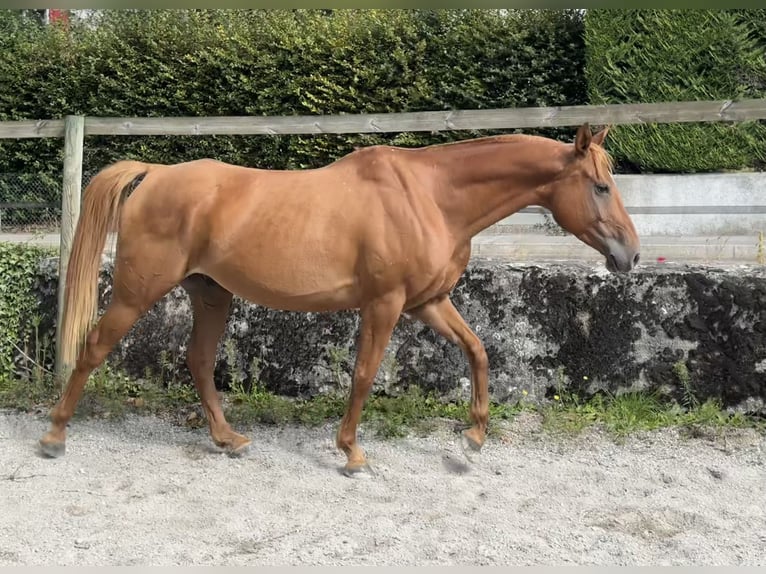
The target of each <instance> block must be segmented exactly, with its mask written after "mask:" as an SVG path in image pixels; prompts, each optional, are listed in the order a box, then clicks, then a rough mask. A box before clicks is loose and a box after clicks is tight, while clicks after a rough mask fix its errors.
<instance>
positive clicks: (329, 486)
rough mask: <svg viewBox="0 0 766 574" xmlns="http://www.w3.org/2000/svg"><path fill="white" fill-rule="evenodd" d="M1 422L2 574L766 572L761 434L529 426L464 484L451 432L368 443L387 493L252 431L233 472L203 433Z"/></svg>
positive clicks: (284, 440)
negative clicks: (33, 571)
mask: <svg viewBox="0 0 766 574" xmlns="http://www.w3.org/2000/svg"><path fill="white" fill-rule="evenodd" d="M46 428H47V420H46V419H44V418H42V417H35V416H31V415H19V414H8V413H0V509H2V510H1V511H0V565H10V564H16V565H19V564H25V565H42V564H45V565H56V564H58V565H85V564H103V565H128V564H216V565H240V564H409V565H420V564H459V563H471V564H563V563H576V564H631V565H638V564H737V565H755V564H764V563H765V560H766V559H765V558H764V552H763V549H764V548H766V510H765V509H766V465H765V464H764V463H765V462H766V442H765V441H764V438H763V437H762V436H759V435H758V434H756V433H754V432H744V431H742V432H736V433H729V434H728V435H727V436H726V438H717V439H709V438H708V439H705V438H698V439H684V438H680V437H679V436H678V433H677V432H676V431H672V430H667V431H662V432H654V433H647V434H645V435H642V436H641V437H634V438H631V439H629V440H628V441H627V442H625V444H615V442H614V441H612V440H610V439H608V438H606V437H604V436H602V435H601V434H600V433H598V432H590V433H588V434H587V435H583V436H581V437H579V438H576V439H563V438H556V439H552V438H550V437H549V436H547V435H543V434H542V433H541V432H540V428H539V422H538V421H537V419H536V418H535V417H534V416H532V415H524V416H522V417H520V418H518V419H517V420H516V421H515V422H514V423H513V424H512V425H511V426H510V427H509V433H508V435H507V437H506V438H504V439H502V440H500V439H495V440H493V441H491V442H490V443H488V445H487V447H486V449H485V452H484V454H483V455H482V460H481V461H480V462H479V463H478V464H476V465H473V466H472V467H468V466H466V464H465V462H464V458H463V457H462V454H461V452H460V451H459V447H458V443H457V441H456V436H455V435H454V434H453V433H452V432H450V431H449V430H447V429H444V430H443V431H440V432H436V433H435V434H433V435H432V436H429V437H426V438H409V439H404V440H395V441H381V440H377V439H375V438H373V437H369V436H364V435H363V436H362V439H363V441H364V445H365V447H366V449H367V451H368V453H369V455H370V460H371V462H372V464H373V465H374V467H375V469H376V470H377V476H375V477H372V478H368V479H349V478H346V477H344V476H342V475H340V473H339V472H338V469H339V468H340V465H341V464H342V462H343V460H342V458H341V455H339V454H338V453H337V451H336V450H335V447H334V445H333V429H332V428H330V427H326V428H321V429H312V430H306V429H300V428H275V427H263V428H261V427H259V428H253V429H250V433H251V435H252V436H254V437H257V443H256V444H254V446H253V448H252V449H251V451H250V453H249V454H248V455H246V456H245V457H243V458H241V459H232V458H229V457H227V456H225V455H223V454H221V453H220V452H218V451H217V449H215V448H214V447H212V446H211V443H210V441H209V439H208V436H207V432H206V430H204V429H203V430H188V429H183V428H178V427H174V426H171V425H170V424H167V423H165V422H162V421H160V420H158V419H154V418H129V419H127V420H126V421H124V422H118V423H115V422H105V421H97V420H89V421H75V424H74V425H73V427H72V429H71V431H70V438H69V444H68V452H67V454H66V456H65V457H64V458H61V459H58V460H44V459H41V458H40V457H38V456H37V455H36V454H35V449H34V447H35V441H36V440H37V438H38V437H39V436H40V434H41V433H42V432H43V431H44V430H45V429H46Z"/></svg>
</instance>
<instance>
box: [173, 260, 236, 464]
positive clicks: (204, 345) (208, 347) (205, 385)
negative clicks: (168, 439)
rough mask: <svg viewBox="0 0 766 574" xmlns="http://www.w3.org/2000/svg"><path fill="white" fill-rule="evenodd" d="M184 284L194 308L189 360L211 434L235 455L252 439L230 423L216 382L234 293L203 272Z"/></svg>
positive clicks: (187, 357) (220, 445)
mask: <svg viewBox="0 0 766 574" xmlns="http://www.w3.org/2000/svg"><path fill="white" fill-rule="evenodd" d="M181 285H182V286H183V287H184V289H186V291H187V292H188V293H189V298H190V299H191V303H192V309H193V310H194V325H193V327H192V334H191V341H190V343H189V349H188V351H187V354H186V362H187V365H188V366H189V371H190V372H191V375H192V378H193V379H194V385H195V387H196V388H197V393H198V394H199V396H200V400H201V402H202V408H203V409H204V410H205V414H206V415H207V420H208V424H209V425H210V436H211V437H212V439H213V442H214V443H215V444H216V445H217V446H219V447H222V448H225V449H226V450H227V451H229V452H230V453H232V454H240V453H242V452H243V451H244V450H246V449H247V447H248V446H249V445H250V439H248V438H246V437H244V436H242V435H241V434H238V433H236V432H234V431H233V430H232V429H231V426H229V423H228V422H227V421H226V419H225V418H224V414H223V410H222V409H221V401H220V400H219V398H218V393H217V392H216V389H215V383H214V381H213V371H214V368H215V356H216V349H217V347H218V341H219V340H220V338H221V335H222V334H223V331H224V328H225V327H226V318H227V317H228V314H229V307H230V306H231V300H232V294H231V293H230V292H229V291H227V290H226V289H224V288H223V287H221V286H220V285H218V284H217V283H215V282H214V281H213V280H212V279H208V278H207V277H204V276H202V275H193V276H191V277H189V278H187V279H185V280H184V281H183V283H181Z"/></svg>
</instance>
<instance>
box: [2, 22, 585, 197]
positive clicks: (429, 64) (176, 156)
mask: <svg viewBox="0 0 766 574" xmlns="http://www.w3.org/2000/svg"><path fill="white" fill-rule="evenodd" d="M4 12H5V14H4V15H2V16H0V25H2V24H3V22H5V23H6V26H10V25H11V24H9V23H8V22H10V21H13V22H14V23H13V25H14V26H17V27H19V26H20V24H19V22H18V19H14V15H13V14H11V12H13V11H4ZM23 28H24V31H23V33H19V34H3V31H2V30H0V38H2V39H0V48H1V49H2V50H3V54H4V57H3V59H2V60H0V84H6V85H13V86H14V89H13V90H0V118H1V119H20V118H55V117H61V116H63V115H65V114H70V113H77V114H87V115H94V116H188V115H191V116H216V115H289V114H318V113H349V114H356V113H362V112H380V113H383V112H404V111H419V110H439V109H463V108H497V107H508V106H535V105H541V106H545V105H559V104H584V103H586V102H585V99H586V97H587V94H586V89H585V82H584V72H583V66H584V45H583V22H582V15H581V14H580V12H578V11H573V10H563V11H556V10H544V11H525V10H521V11H513V10H512V11H510V12H509V13H507V14H505V13H503V12H501V11H498V10H334V11H333V10H329V11H328V10H324V11H319V10H221V11H216V10H152V11H103V12H101V13H100V18H99V22H98V25H97V26H81V25H75V26H73V28H72V29H71V31H70V33H65V32H64V31H62V30H58V29H56V28H54V27H40V26H39V25H34V24H32V23H27V24H26V25H24V26H23ZM7 82H10V83H7ZM543 133H546V134H547V135H552V136H554V137H562V138H569V137H571V135H572V130H569V129H565V130H547V131H544V132H543ZM476 135H480V134H479V133H473V132H452V133H441V134H430V133H417V134H413V133H403V134H382V135H376V134H370V135H347V136H346V135H343V136H336V135H326V136H325V135H322V136H291V137H286V136H281V137H277V136H252V137H226V136H217V137H192V136H189V137H175V136H174V137H135V138H129V137H119V138H118V137H112V138H109V137H91V138H88V140H87V145H86V150H85V166H84V171H85V173H86V177H87V174H91V173H93V172H95V171H96V170H98V169H100V168H101V167H103V166H104V165H105V164H106V163H108V162H110V161H113V160H116V159H120V158H136V159H143V160H147V161H159V162H175V161H183V160H187V159H192V158H197V157H205V156H206V157H215V158H217V159H221V160H224V161H230V162H233V163H238V164H243V165H252V166H259V167H269V168H295V167H312V166H318V165H322V164H326V163H328V162H330V161H332V160H334V159H336V158H337V157H339V156H341V155H343V154H345V153H347V152H349V151H351V150H352V149H353V148H354V147H355V146H358V145H368V144H373V143H382V142H391V143H395V144H403V145H425V144H428V143H435V142H439V141H445V140H451V139H460V138H466V137H472V136H476ZM61 147H62V146H61V142H60V141H56V140H47V141H40V140H34V141H23V142H13V143H10V142H7V141H6V142H0V173H2V172H14V171H34V172H45V173H58V172H59V171H60V169H61V159H60V154H61ZM0 199H2V198H0Z"/></svg>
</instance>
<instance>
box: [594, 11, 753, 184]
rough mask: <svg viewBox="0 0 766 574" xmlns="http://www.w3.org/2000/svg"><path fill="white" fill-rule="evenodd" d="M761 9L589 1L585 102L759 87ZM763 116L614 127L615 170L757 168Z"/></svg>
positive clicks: (741, 94) (678, 97) (675, 97)
mask: <svg viewBox="0 0 766 574" xmlns="http://www.w3.org/2000/svg"><path fill="white" fill-rule="evenodd" d="M765 17H766V11H764V10H623V9H615V10H589V11H588V13H587V16H586V19H585V41H586V51H587V66H586V76H587V79H588V91H589V95H590V100H591V103H594V104H601V103H638V102H661V101H682V100H717V99H736V98H758V97H764V96H766V59H764V48H765V47H766V25H764V18H765ZM764 141H766V125H764V123H763V122H744V123H741V124H737V125H732V124H715V123H706V124H702V123H700V124H696V123H693V124H692V123H688V124H653V125H646V126H617V127H616V128H615V129H614V132H613V133H612V137H611V138H610V145H611V149H612V150H613V151H614V153H615V155H616V156H617V159H618V161H619V163H620V165H621V167H622V168H623V169H632V170H635V171H651V172H702V171H714V170H725V169H744V168H753V167H763V166H762V164H763V162H764V160H765V159H766V146H764Z"/></svg>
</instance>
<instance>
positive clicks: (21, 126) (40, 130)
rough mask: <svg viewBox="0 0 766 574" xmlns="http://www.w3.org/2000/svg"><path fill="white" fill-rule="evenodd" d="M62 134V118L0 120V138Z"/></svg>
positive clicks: (46, 136)
mask: <svg viewBox="0 0 766 574" xmlns="http://www.w3.org/2000/svg"><path fill="white" fill-rule="evenodd" d="M63 136H64V120H21V121H15V122H0V138H3V139H5V138H7V139H14V138H18V139H27V138H60V137H63Z"/></svg>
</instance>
